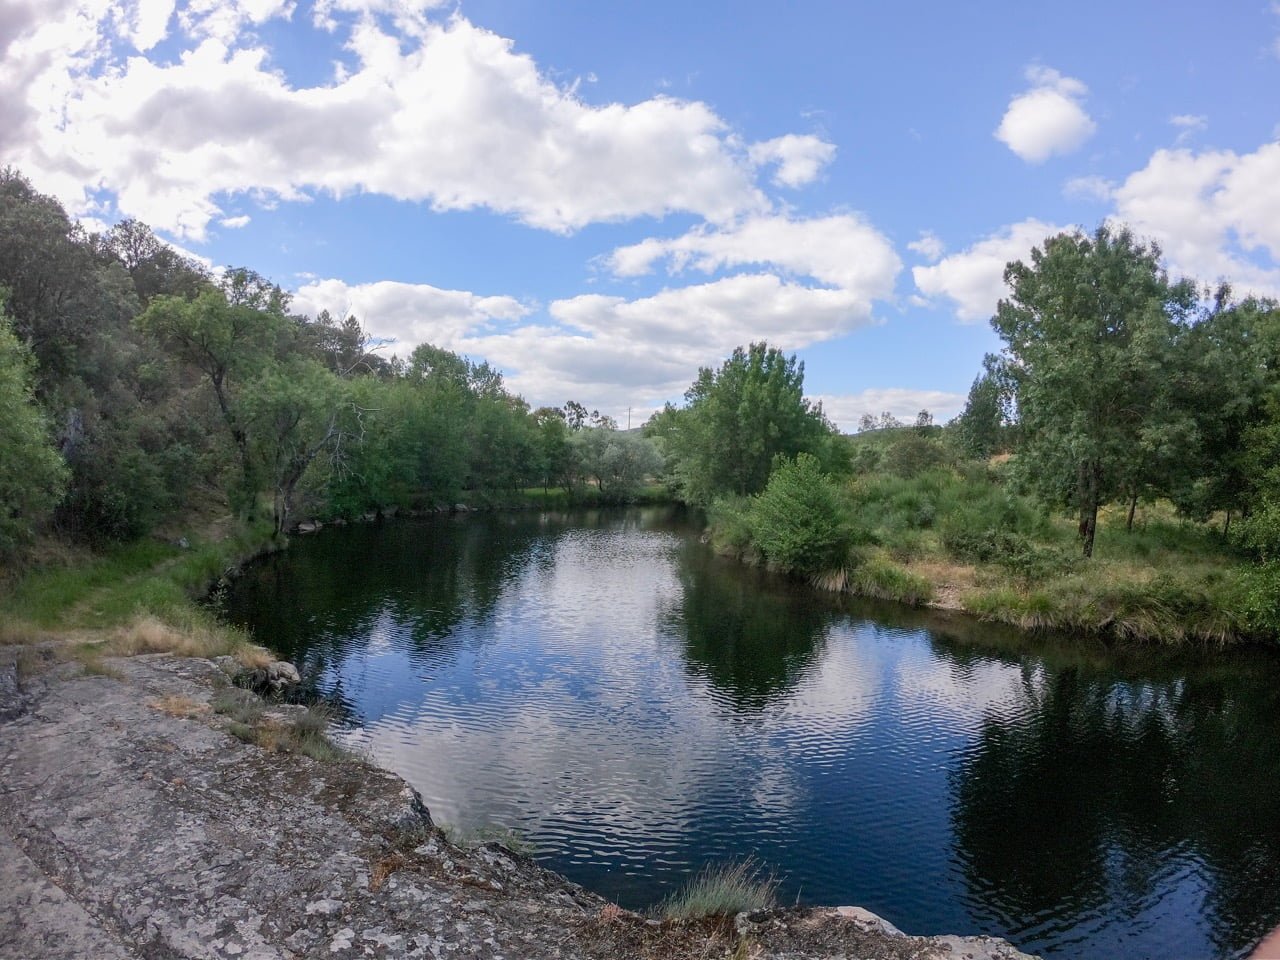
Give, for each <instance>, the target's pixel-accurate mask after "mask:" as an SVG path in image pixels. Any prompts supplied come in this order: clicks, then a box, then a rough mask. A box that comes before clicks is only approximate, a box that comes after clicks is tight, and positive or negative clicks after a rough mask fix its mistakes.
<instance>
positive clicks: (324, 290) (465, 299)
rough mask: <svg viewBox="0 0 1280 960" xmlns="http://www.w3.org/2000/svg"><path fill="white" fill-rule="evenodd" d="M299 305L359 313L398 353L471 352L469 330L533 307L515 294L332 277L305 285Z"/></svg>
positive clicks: (310, 311)
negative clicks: (425, 348)
mask: <svg viewBox="0 0 1280 960" xmlns="http://www.w3.org/2000/svg"><path fill="white" fill-rule="evenodd" d="M293 309H294V310H297V311H298V312H299V313H303V314H306V315H309V316H313V317H314V316H315V315H316V314H318V313H319V312H320V311H321V310H328V311H329V313H330V314H332V315H333V316H335V317H338V318H342V317H346V316H349V315H351V314H355V316H356V317H358V318H359V319H360V321H361V322H362V323H363V324H364V326H365V329H366V330H368V331H369V333H371V334H373V335H374V336H376V337H380V338H391V339H394V340H395V345H394V346H393V347H392V352H394V353H398V354H400V355H401V356H407V355H408V354H409V352H410V351H411V350H412V349H413V348H414V347H416V346H418V345H419V344H421V343H434V344H436V345H437V346H441V347H444V348H446V349H449V350H460V351H463V352H466V350H465V344H466V338H467V336H468V335H469V334H474V333H476V332H478V331H484V330H486V329H489V328H492V327H494V326H496V325H497V326H502V325H507V324H510V323H513V322H515V321H518V320H520V319H522V318H523V317H525V316H527V315H528V314H529V312H530V309H531V308H530V307H528V306H526V305H525V304H523V303H521V302H520V301H519V300H516V299H515V298H514V297H505V296H495V297H482V296H478V295H476V294H474V293H469V292H467V291H465V290H441V289H440V288H439V287H433V286H430V285H429V284H425V283H397V282H395V281H391V280H380V281H378V282H377V283H366V284H356V285H349V284H347V283H344V282H343V281H341V280H332V279H331V280H316V281H314V282H312V283H308V284H306V285H304V286H302V287H300V288H299V289H298V291H297V293H295V294H294V297H293Z"/></svg>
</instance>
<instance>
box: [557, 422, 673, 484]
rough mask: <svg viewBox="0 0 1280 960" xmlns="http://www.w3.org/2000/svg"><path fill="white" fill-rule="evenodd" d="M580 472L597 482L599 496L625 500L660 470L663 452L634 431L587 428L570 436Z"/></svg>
mask: <svg viewBox="0 0 1280 960" xmlns="http://www.w3.org/2000/svg"><path fill="white" fill-rule="evenodd" d="M573 446H574V448H575V450H576V453H577V460H578V463H579V464H581V469H582V471H583V472H584V473H585V474H587V475H588V476H591V477H593V478H594V479H595V481H596V486H597V487H598V489H599V490H600V493H601V495H602V496H604V497H605V498H606V499H609V500H626V499H628V498H629V497H633V496H635V494H636V493H637V492H638V491H639V489H640V488H641V487H642V486H644V483H645V481H646V480H647V479H648V478H649V477H652V476H654V475H656V474H657V473H658V472H659V471H660V470H661V469H662V455H661V454H660V453H659V452H658V448H657V447H656V446H655V445H654V442H653V441H652V440H650V439H648V438H647V437H643V436H640V435H639V434H635V433H626V432H622V431H619V430H617V429H609V428H608V427H587V428H585V429H583V430H579V431H578V432H577V433H575V434H574V435H573Z"/></svg>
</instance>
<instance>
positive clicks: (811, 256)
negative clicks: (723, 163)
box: [606, 213, 902, 310]
mask: <svg viewBox="0 0 1280 960" xmlns="http://www.w3.org/2000/svg"><path fill="white" fill-rule="evenodd" d="M662 259H667V260H668V261H669V264H670V267H671V269H672V271H676V272H678V271H682V270H685V269H689V268H693V269H695V270H701V271H704V272H706V273H711V272H714V271H716V270H720V269H724V268H727V267H742V266H754V265H761V264H768V265H772V266H774V267H777V268H781V269H782V270H785V271H786V272H788V273H790V274H793V275H796V276H807V277H812V278H813V279H815V280H817V281H819V282H820V283H824V284H828V285H830V286H833V287H840V288H842V289H844V290H846V291H849V292H851V293H853V294H855V295H856V297H857V298H858V299H859V301H860V302H862V303H863V304H865V305H866V307H867V309H868V310H869V309H870V303H871V301H872V300H874V299H887V298H888V297H889V296H891V295H892V293H893V283H894V278H895V277H896V276H897V274H898V271H899V270H900V269H901V267H902V261H901V260H899V259H898V255H897V253H895V252H894V249H893V245H892V244H891V243H890V242H889V240H888V239H887V238H886V237H885V236H884V234H882V233H881V232H880V231H878V230H876V229H875V228H874V227H873V226H871V225H870V224H869V223H867V222H866V221H865V220H863V219H862V218H861V217H859V216H857V215H856V214H851V213H846V214H836V215H833V216H829V217H814V218H811V219H793V218H790V217H785V216H754V217H748V218H746V219H745V220H743V221H742V222H740V223H737V224H734V225H733V226H730V227H724V228H712V227H697V228H695V229H693V230H690V231H689V232H688V233H686V234H684V235H683V236H681V237H676V238H674V239H670V240H659V239H653V238H650V239H647V240H643V241H641V242H640V243H637V244H633V245H631V246H626V247H619V248H618V249H616V250H614V251H613V253H612V254H610V255H609V256H608V257H607V258H606V263H607V264H608V265H609V267H610V268H611V269H612V270H613V271H614V272H615V273H616V274H618V275H619V276H639V275H641V274H644V273H648V272H649V271H650V270H652V269H653V266H654V264H655V263H656V262H657V261H659V260H662Z"/></svg>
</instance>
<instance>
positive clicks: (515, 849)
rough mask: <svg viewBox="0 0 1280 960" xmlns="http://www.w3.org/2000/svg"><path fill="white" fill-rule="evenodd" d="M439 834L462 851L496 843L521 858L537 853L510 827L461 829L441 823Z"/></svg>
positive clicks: (529, 843) (533, 847)
mask: <svg viewBox="0 0 1280 960" xmlns="http://www.w3.org/2000/svg"><path fill="white" fill-rule="evenodd" d="M440 832H441V833H442V834H444V838H445V839H446V840H448V841H449V842H450V843H452V844H453V845H454V846H455V847H460V848H462V849H463V850H474V849H476V848H477V847H482V846H484V845H485V844H486V843H496V844H498V846H500V847H504V848H506V849H507V850H510V851H511V852H512V853H515V854H519V855H520V856H522V857H531V856H533V854H534V853H535V852H536V851H537V847H536V846H535V845H534V844H533V843H532V842H531V841H530V840H529V839H528V838H527V837H525V836H524V835H523V834H521V833H520V831H518V830H515V829H513V828H511V827H497V826H491V825H490V826H481V827H470V828H463V827H458V826H454V825H453V824H449V823H442V824H440Z"/></svg>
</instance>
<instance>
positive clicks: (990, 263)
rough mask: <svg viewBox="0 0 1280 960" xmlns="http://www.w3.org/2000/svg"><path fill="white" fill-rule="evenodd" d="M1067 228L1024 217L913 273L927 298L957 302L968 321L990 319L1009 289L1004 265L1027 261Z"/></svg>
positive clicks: (959, 314)
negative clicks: (1032, 251) (1034, 251)
mask: <svg viewBox="0 0 1280 960" xmlns="http://www.w3.org/2000/svg"><path fill="white" fill-rule="evenodd" d="M1064 229H1067V228H1065V227H1059V226H1054V225H1053V224H1049V223H1045V222H1044V221H1042V220H1036V219H1030V220H1023V221H1022V222H1021V223H1015V224H1011V225H1010V226H1007V227H1005V228H1004V229H1002V230H1000V231H999V232H998V233H994V234H992V235H991V236H989V237H985V238H984V239H982V240H979V241H978V242H977V243H975V244H974V245H973V246H971V247H969V248H968V249H967V250H962V251H960V252H959V253H953V254H952V255H951V256H949V257H944V258H943V259H942V260H940V261H938V262H937V263H935V264H934V265H932V266H928V267H912V268H911V275H912V277H913V278H914V279H915V282H916V286H917V287H918V288H919V289H920V292H921V293H923V294H924V295H925V296H927V297H946V298H947V299H949V300H951V301H952V302H953V303H954V304H955V309H956V318H957V319H958V320H961V321H963V322H965V323H975V322H977V321H980V320H986V319H987V318H988V317H990V316H991V315H992V314H993V313H995V310H996V303H997V302H998V301H999V300H1000V298H1001V297H1003V296H1004V295H1005V294H1006V293H1007V292H1008V288H1007V287H1006V286H1005V283H1004V268H1005V266H1006V264H1008V263H1009V262H1010V261H1012V260H1026V259H1027V258H1028V257H1029V256H1030V255H1031V248H1032V247H1036V246H1040V245H1041V244H1043V243H1044V240H1045V238H1046V237H1051V236H1053V235H1054V234H1057V233H1061V232H1062V231H1063V230H1064Z"/></svg>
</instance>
